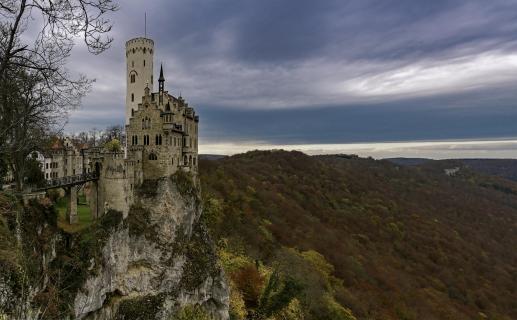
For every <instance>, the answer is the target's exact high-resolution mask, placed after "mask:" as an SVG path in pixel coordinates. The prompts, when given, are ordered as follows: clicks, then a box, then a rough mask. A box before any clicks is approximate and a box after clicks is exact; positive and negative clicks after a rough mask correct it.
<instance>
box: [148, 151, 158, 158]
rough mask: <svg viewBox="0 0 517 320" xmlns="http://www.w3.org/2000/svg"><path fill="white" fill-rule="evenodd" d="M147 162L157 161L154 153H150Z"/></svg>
mask: <svg viewBox="0 0 517 320" xmlns="http://www.w3.org/2000/svg"><path fill="white" fill-rule="evenodd" d="M149 160H158V157H157V156H156V155H155V154H154V153H151V154H150V155H149Z"/></svg>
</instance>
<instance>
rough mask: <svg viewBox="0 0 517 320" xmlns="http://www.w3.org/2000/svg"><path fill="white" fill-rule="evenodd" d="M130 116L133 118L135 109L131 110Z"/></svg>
mask: <svg viewBox="0 0 517 320" xmlns="http://www.w3.org/2000/svg"><path fill="white" fill-rule="evenodd" d="M131 116H132V117H134V116H135V109H133V108H131Z"/></svg>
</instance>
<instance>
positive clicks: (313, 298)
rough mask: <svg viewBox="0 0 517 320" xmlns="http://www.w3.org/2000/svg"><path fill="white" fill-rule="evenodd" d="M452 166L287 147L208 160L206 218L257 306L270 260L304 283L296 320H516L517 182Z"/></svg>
mask: <svg viewBox="0 0 517 320" xmlns="http://www.w3.org/2000/svg"><path fill="white" fill-rule="evenodd" d="M450 165H456V164H451V163H440V164H437V165H429V164H428V165H422V166H412V167H403V166H397V165H395V164H392V163H390V162H388V161H376V160H373V159H361V158H357V157H353V156H318V157H310V156H307V155H305V154H302V153H299V152H285V151H253V152H248V153H246V154H241V155H236V156H232V157H227V158H223V159H219V160H210V161H208V160H204V161H201V162H200V172H201V174H200V176H201V181H202V191H203V197H204V201H205V208H206V210H205V218H206V219H207V222H208V224H209V226H210V229H211V232H212V235H213V236H214V238H215V240H216V241H217V243H218V247H219V248H220V251H221V252H223V253H224V256H225V257H229V258H228V259H227V260H226V262H225V264H226V265H227V266H228V268H230V269H231V272H230V273H232V279H233V280H232V281H234V283H235V284H236V285H237V286H238V288H239V290H240V291H241V292H242V293H243V295H242V296H243V297H244V298H243V299H244V300H245V301H246V306H252V305H251V304H250V303H252V302H253V301H254V300H255V299H256V296H257V293H258V291H259V288H264V285H263V283H266V282H263V281H262V280H261V278H260V275H259V274H256V273H255V274H254V272H255V271H252V268H255V265H256V264H257V263H258V264H259V265H260V268H259V270H261V274H266V276H269V275H270V274H271V272H272V270H279V272H280V273H281V274H282V275H290V276H291V277H292V279H293V280H294V281H296V283H297V284H298V285H299V287H300V288H303V291H301V292H302V293H300V294H297V295H296V298H295V299H293V300H291V302H290V304H289V307H288V308H285V309H284V310H282V311H281V312H280V313H281V314H284V315H285V314H291V315H296V314H298V316H299V315H300V313H301V314H302V315H303V318H304V319H353V317H354V316H355V317H356V318H357V319H458V320H461V319H502V320H503V319H516V318H517V267H516V266H517V250H515V244H516V243H517V184H516V183H514V182H511V181H508V180H504V179H501V178H497V177H492V176H487V175H482V174H478V173H475V172H473V171H471V170H469V169H468V168H464V167H462V168H461V170H460V171H459V173H458V175H456V176H453V177H450V176H447V175H445V174H444V171H443V169H444V168H447V167H449V166H450ZM246 261H247V262H246ZM245 262H246V263H245ZM247 263H249V264H251V265H249V266H248V267H245V268H244V269H242V268H243V267H244V266H246V265H247ZM247 268H249V269H247ZM268 272H269V273H268ZM247 277H249V279H245V278H247ZM264 281H265V280H264ZM263 292H264V289H262V293H261V294H263ZM236 294H237V295H238V294H239V292H237V293H236ZM348 309H350V310H351V312H350V310H348ZM241 313H242V312H241ZM280 313H278V314H280ZM352 313H353V316H352ZM290 317H291V318H292V319H295V318H296V317H295V316H290ZM277 318H278V319H280V318H281V317H280V316H277Z"/></svg>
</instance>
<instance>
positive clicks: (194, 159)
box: [192, 157, 196, 165]
mask: <svg viewBox="0 0 517 320" xmlns="http://www.w3.org/2000/svg"><path fill="white" fill-rule="evenodd" d="M192 160H193V161H194V165H196V157H194V158H192Z"/></svg>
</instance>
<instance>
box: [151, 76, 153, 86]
mask: <svg viewBox="0 0 517 320" xmlns="http://www.w3.org/2000/svg"><path fill="white" fill-rule="evenodd" d="M153 79H154V77H153V76H151V84H153V83H154V82H153Z"/></svg>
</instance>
